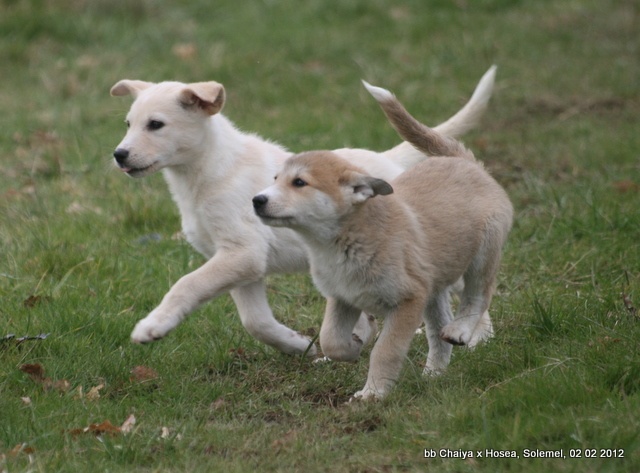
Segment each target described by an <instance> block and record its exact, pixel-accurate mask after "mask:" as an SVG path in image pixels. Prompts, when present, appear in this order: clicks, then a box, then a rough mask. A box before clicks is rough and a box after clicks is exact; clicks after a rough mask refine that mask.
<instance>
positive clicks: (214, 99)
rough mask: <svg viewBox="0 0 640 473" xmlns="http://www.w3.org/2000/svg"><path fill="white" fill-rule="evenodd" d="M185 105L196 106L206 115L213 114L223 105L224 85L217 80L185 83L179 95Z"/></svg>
mask: <svg viewBox="0 0 640 473" xmlns="http://www.w3.org/2000/svg"><path fill="white" fill-rule="evenodd" d="M179 100H180V103H181V104H182V105H184V106H186V107H197V108H199V109H201V110H202V111H204V112H205V113H206V114H207V115H215V114H216V113H218V112H219V111H220V110H222V107H223V105H224V101H225V93H224V87H223V86H222V84H219V83H218V82H213V81H212V82H196V83H194V84H189V85H187V86H186V87H185V88H184V89H183V90H182V92H180V97H179Z"/></svg>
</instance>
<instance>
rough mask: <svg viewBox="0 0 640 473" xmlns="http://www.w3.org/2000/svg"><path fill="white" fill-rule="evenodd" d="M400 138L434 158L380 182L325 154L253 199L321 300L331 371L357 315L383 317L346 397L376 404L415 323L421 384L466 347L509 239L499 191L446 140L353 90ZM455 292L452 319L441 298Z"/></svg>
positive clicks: (508, 214)
mask: <svg viewBox="0 0 640 473" xmlns="http://www.w3.org/2000/svg"><path fill="white" fill-rule="evenodd" d="M365 85H366V86H367V88H368V90H369V91H370V92H371V93H372V95H373V96H374V97H375V98H376V100H378V102H379V103H380V105H381V106H382V108H383V110H384V111H385V113H386V114H387V117H388V118H389V120H390V121H391V123H392V124H393V126H394V127H395V128H396V129H397V130H398V132H399V133H400V135H401V136H402V137H403V138H404V139H405V140H406V141H407V142H409V143H411V144H412V145H414V146H415V147H416V148H417V149H419V150H421V151H422V152H424V153H426V154H429V155H435V156H439V157H433V158H430V159H427V160H425V161H423V162H421V163H419V164H417V165H415V166H414V167H412V168H411V169H409V170H407V171H406V172H404V173H403V174H401V175H400V176H399V177H397V178H396V179H394V180H393V181H391V183H388V182H387V181H385V180H382V179H380V178H377V177H373V176H372V175H370V174H368V173H367V172H365V171H364V170H363V169H362V168H359V167H357V166H354V165H353V164H352V163H349V162H347V161H345V160H344V159H342V158H340V157H339V156H338V155H336V154H335V153H333V152H330V151H312V152H307V153H302V154H299V155H296V156H294V157H291V158H290V159H288V160H287V162H286V163H285V165H284V167H283V168H282V169H281V170H280V172H279V173H278V175H277V178H276V182H275V184H273V185H272V186H271V187H268V188H267V189H265V190H264V191H263V192H261V193H260V194H258V195H256V196H255V197H254V199H253V205H254V209H255V212H256V214H257V215H258V216H259V217H260V219H261V220H262V221H263V222H264V223H265V224H267V225H270V226H272V227H286V228H290V229H292V230H294V231H296V232H297V233H298V234H299V235H300V236H301V238H302V239H303V241H304V242H305V244H306V245H307V248H308V249H309V258H310V264H311V274H312V276H313V280H314V282H315V284H316V285H317V287H318V289H319V290H320V291H321V292H322V293H323V295H324V296H325V297H326V298H327V307H326V312H325V316H324V321H323V324H322V329H321V331H320V346H321V348H322V350H323V352H324V354H325V355H326V356H327V357H329V358H330V359H332V360H343V361H350V360H355V359H356V358H357V357H358V356H359V354H360V351H361V349H362V346H363V344H362V341H361V340H359V339H358V337H356V336H354V335H353V327H354V325H355V323H356V322H357V321H358V318H359V316H360V313H361V311H365V312H367V313H369V314H374V315H376V316H378V317H383V318H384V319H385V320H384V328H383V329H382V331H381V333H380V336H379V338H378V341H377V342H376V344H375V346H374V348H373V351H372V353H371V360H370V366H369V374H368V377H367V382H366V384H365V385H364V388H363V389H362V390H360V391H358V392H357V393H356V394H355V397H356V398H371V397H374V398H382V397H384V396H385V395H386V394H387V393H388V392H389V390H390V389H391V387H392V386H393V385H394V383H395V382H396V380H397V378H398V376H399V374H400V370H401V367H402V363H403V360H404V358H405V356H406V355H407V352H408V350H409V345H410V342H411V339H412V338H413V335H414V333H415V331H416V329H417V328H418V326H419V325H420V324H421V321H422V320H424V322H425V326H426V333H427V339H428V342H429V354H428V357H427V362H426V366H425V373H434V372H438V371H441V370H443V369H444V368H445V367H446V366H447V365H448V363H449V359H450V356H451V348H452V344H457V345H464V344H468V343H469V342H471V341H472V338H473V334H474V331H475V330H476V327H477V325H478V324H479V323H482V317H483V314H485V313H486V311H487V309H488V308H489V304H490V302H491V297H492V294H493V291H494V284H495V277H496V273H497V271H498V266H499V263H500V257H501V253H502V247H503V245H504V243H505V240H506V238H507V234H508V233H509V230H510V228H511V221H512V214H513V210H512V206H511V203H510V201H509V198H508V196H507V194H506V193H505V191H504V190H503V189H502V187H500V185H499V184H498V183H497V182H496V181H495V180H494V179H493V178H492V177H491V176H490V175H489V174H488V173H487V172H486V171H485V170H484V168H483V167H482V165H481V164H479V163H477V162H476V161H475V160H474V157H473V155H472V153H471V152H470V151H468V150H467V149H465V148H464V147H463V146H462V145H461V144H460V143H459V142H458V141H456V140H455V139H453V138H449V137H446V136H444V135H442V134H440V133H438V132H437V131H434V130H433V129H430V128H428V127H426V126H424V125H422V124H420V123H419V122H417V121H416V120H415V119H414V118H413V117H411V115H409V114H408V112H407V111H406V110H405V109H404V108H403V107H402V105H401V104H400V103H399V102H398V101H397V100H396V99H395V97H394V96H393V95H391V94H390V93H389V92H388V91H386V90H384V89H380V88H377V87H371V86H369V85H368V84H365ZM459 278H462V279H463V280H464V290H463V292H462V294H461V300H460V304H459V308H458V313H457V316H456V318H455V319H453V317H452V314H451V306H450V303H449V290H450V287H451V286H452V285H454V284H455V283H456V281H458V279H459Z"/></svg>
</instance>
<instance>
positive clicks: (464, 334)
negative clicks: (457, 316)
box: [440, 320, 473, 345]
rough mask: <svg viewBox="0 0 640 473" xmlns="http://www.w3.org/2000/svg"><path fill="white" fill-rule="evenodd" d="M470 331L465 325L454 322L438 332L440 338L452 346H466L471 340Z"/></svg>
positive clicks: (471, 331) (457, 321)
mask: <svg viewBox="0 0 640 473" xmlns="http://www.w3.org/2000/svg"><path fill="white" fill-rule="evenodd" d="M472 333H473V330H472V329H469V327H468V326H467V324H465V323H460V321H459V320H455V321H453V322H451V323H450V324H448V325H445V326H444V327H443V328H442V330H441V331H440V338H441V339H443V340H444V341H445V342H448V343H451V344H452V345H466V344H467V343H469V340H471V335H472Z"/></svg>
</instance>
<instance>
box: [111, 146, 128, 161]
mask: <svg viewBox="0 0 640 473" xmlns="http://www.w3.org/2000/svg"><path fill="white" fill-rule="evenodd" d="M113 157H114V158H116V162H117V163H118V164H122V163H124V162H125V161H126V159H127V158H128V157H129V150H128V149H123V148H118V149H116V150H115V151H114V152H113Z"/></svg>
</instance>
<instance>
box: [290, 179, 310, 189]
mask: <svg viewBox="0 0 640 473" xmlns="http://www.w3.org/2000/svg"><path fill="white" fill-rule="evenodd" d="M291 184H293V186H294V187H304V186H306V185H307V183H306V182H305V181H303V180H302V179H300V178H299V177H296V178H295V179H294V180H293V181H291Z"/></svg>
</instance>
